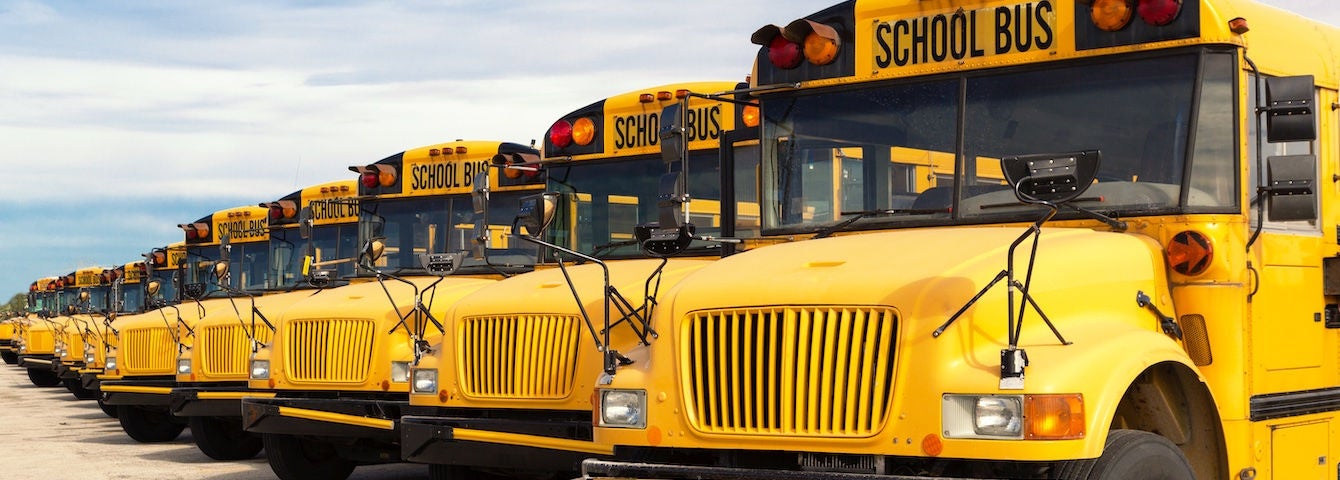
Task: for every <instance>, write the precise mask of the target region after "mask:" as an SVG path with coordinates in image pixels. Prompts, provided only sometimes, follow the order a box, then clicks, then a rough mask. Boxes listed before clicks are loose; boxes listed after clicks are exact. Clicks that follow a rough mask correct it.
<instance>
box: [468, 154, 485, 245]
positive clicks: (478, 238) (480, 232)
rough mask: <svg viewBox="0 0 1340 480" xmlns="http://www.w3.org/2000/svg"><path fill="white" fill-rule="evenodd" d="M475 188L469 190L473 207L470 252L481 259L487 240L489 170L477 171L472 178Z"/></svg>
mask: <svg viewBox="0 0 1340 480" xmlns="http://www.w3.org/2000/svg"><path fill="white" fill-rule="evenodd" d="M474 182H475V183H474V185H475V189H474V191H472V192H470V201H471V202H472V203H473V204H474V207H475V226H474V232H473V233H474V240H473V241H472V242H471V244H470V252H471V254H472V256H473V257H474V258H475V260H483V259H484V254H485V249H486V248H488V242H489V171H488V169H484V171H482V172H479V173H478V174H476V175H475V179H474Z"/></svg>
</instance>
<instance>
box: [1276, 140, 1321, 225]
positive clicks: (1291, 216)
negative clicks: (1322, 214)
mask: <svg viewBox="0 0 1340 480" xmlns="http://www.w3.org/2000/svg"><path fill="white" fill-rule="evenodd" d="M1266 176H1267V177H1266V178H1267V181H1268V182H1269V186H1268V187H1266V192H1267V194H1268V195H1269V196H1268V197H1267V199H1266V201H1267V202H1269V203H1268V208H1267V210H1268V212H1269V215H1270V219H1271V220H1273V221H1282V222H1287V221H1292V220H1316V219H1317V195H1316V189H1315V188H1314V185H1315V184H1316V178H1317V157H1315V156H1313V155H1281V156H1275V157H1270V158H1267V159H1266Z"/></svg>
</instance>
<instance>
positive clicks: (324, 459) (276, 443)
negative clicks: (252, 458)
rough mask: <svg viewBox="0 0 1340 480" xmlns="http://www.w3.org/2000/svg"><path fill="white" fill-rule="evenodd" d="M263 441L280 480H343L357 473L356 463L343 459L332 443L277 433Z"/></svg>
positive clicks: (262, 436)
mask: <svg viewBox="0 0 1340 480" xmlns="http://www.w3.org/2000/svg"><path fill="white" fill-rule="evenodd" d="M261 438H262V440H263V443H264V444H265V458H266V459H267V460H269V461H270V469H271V470H274V472H275V476H277V477H279V478H280V480H321V479H332V480H343V479H346V478H349V474H351V473H353V472H354V467H355V465H354V462H351V461H349V460H346V459H344V458H340V455H339V452H336V451H335V447H333V446H331V445H330V444H328V443H324V442H319V441H315V440H309V439H305V438H301V437H295V436H292V435H279V434H274V433H266V434H263V435H261Z"/></svg>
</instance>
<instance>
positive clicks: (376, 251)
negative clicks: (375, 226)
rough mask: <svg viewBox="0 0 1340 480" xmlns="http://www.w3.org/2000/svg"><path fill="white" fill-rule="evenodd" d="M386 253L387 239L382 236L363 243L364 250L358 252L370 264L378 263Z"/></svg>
mask: <svg viewBox="0 0 1340 480" xmlns="http://www.w3.org/2000/svg"><path fill="white" fill-rule="evenodd" d="M384 253H386V241H385V240H383V239H382V238H381V237H373V238H371V239H369V240H368V243H365V244H363V251H361V252H359V253H358V256H359V258H360V259H363V260H366V261H367V262H368V264H376V263H377V260H380V259H381V258H382V254H384Z"/></svg>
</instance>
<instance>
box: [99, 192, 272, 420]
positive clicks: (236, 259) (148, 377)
mask: <svg viewBox="0 0 1340 480" xmlns="http://www.w3.org/2000/svg"><path fill="white" fill-rule="evenodd" d="M268 217H269V209H266V208H261V207H258V206H254V205H253V206H242V207H234V208H229V209H225V210H220V211H217V212H214V213H213V214H212V215H208V216H205V217H202V218H200V219H199V220H196V221H194V222H191V223H186V224H180V225H178V227H180V228H181V229H182V231H183V233H184V236H185V249H184V251H183V253H182V255H180V256H179V257H177V258H165V260H177V261H178V263H177V264H176V268H177V271H176V274H175V277H174V278H175V280H176V281H177V291H178V292H179V298H180V300H181V303H180V304H178V305H168V306H165V307H162V308H158V309H156V310H154V311H151V312H147V313H144V314H139V315H129V316H124V317H120V318H118V319H117V320H116V322H114V323H113V326H114V327H115V328H116V329H117V330H118V331H119V332H120V333H119V335H120V343H119V345H117V346H116V347H115V348H114V349H112V350H111V351H110V352H108V354H107V357H108V360H107V363H108V365H107V367H106V372H107V373H104V374H103V375H101V376H99V378H100V379H102V380H101V384H100V389H101V390H102V393H103V401H104V402H105V403H106V404H108V405H112V406H115V407H116V409H117V419H118V420H120V422H121V429H122V430H124V431H125V432H126V434H127V435H129V436H130V437H131V438H132V439H134V440H136V441H138V442H165V441H170V440H172V439H175V438H177V436H178V435H179V434H181V431H182V430H183V429H185V428H186V421H185V420H184V419H181V418H177V417H174V416H173V415H172V414H171V412H170V411H169V406H170V404H171V403H170V402H171V397H170V395H171V393H172V388H173V387H174V386H176V376H175V374H176V371H177V367H178V365H179V362H178V356H179V355H180V354H181V352H184V351H187V350H190V349H191V348H193V347H194V345H195V337H196V334H197V332H196V324H197V322H199V320H200V318H202V317H204V316H205V315H206V314H208V313H209V312H210V311H214V310H218V309H232V308H233V304H232V302H231V301H230V299H229V298H228V296H229V295H232V294H234V292H248V291H253V290H260V289H262V288H264V287H265V282H266V273H267V269H268V268H269V264H270V260H269V257H270V251H269V239H270V230H269V227H268V222H269V218H268ZM151 255H157V252H155V253H153V254H151ZM165 256H169V257H170V255H167V254H166V253H165ZM113 360H115V369H113V368H112V367H113V365H112V363H113Z"/></svg>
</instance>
